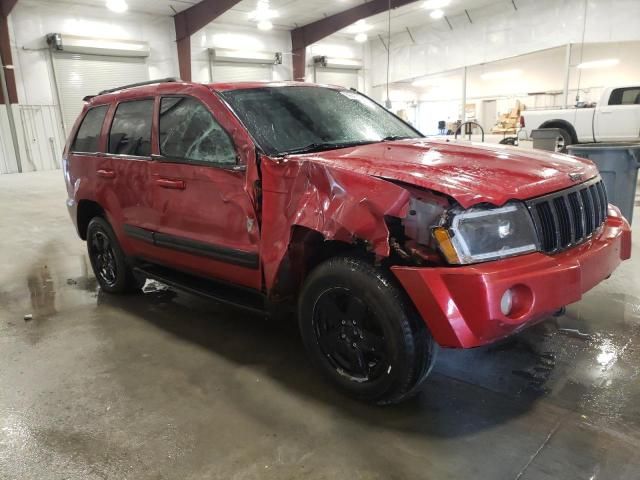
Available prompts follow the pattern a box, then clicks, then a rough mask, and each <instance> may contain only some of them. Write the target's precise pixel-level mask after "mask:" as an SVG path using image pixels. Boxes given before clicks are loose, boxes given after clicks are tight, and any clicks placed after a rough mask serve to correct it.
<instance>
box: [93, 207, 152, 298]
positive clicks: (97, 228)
mask: <svg viewBox="0 0 640 480" xmlns="http://www.w3.org/2000/svg"><path fill="white" fill-rule="evenodd" d="M87 253H88V254H89V261H90V262H91V267H92V268H93V273H94V274H95V276H96V280H98V284H99V285H100V288H102V290H104V291H105V292H108V293H135V292H140V291H141V290H142V286H143V285H144V282H145V279H143V278H137V277H136V276H135V275H134V273H133V270H132V269H131V266H130V265H129V262H128V259H127V257H126V256H125V254H124V252H123V251H122V248H121V247H120V244H119V243H118V239H117V237H116V235H115V233H114V232H113V229H112V228H111V225H109V222H107V220H106V219H104V218H102V217H94V218H92V219H91V221H90V222H89V226H88V227H87Z"/></svg>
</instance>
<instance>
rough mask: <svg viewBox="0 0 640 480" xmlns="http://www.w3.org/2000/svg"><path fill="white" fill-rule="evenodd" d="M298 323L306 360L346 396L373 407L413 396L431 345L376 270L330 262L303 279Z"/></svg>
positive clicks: (343, 260)
mask: <svg viewBox="0 0 640 480" xmlns="http://www.w3.org/2000/svg"><path fill="white" fill-rule="evenodd" d="M298 313H299V315H298V321H299V326H300V332H301V336H302V340H303V342H304V345H305V347H306V349H307V351H308V353H309V355H310V357H311V360H312V361H313V363H314V364H315V366H316V367H317V368H319V369H320V370H321V371H322V372H323V373H324V374H325V375H326V376H327V377H328V378H329V379H330V380H331V381H332V382H333V383H335V384H336V385H338V386H339V387H340V388H341V389H342V390H343V391H345V392H347V393H348V394H350V395H352V396H354V397H356V398H358V399H360V400H365V401H368V402H373V403H377V404H388V403H397V402H399V401H401V400H404V399H406V398H407V397H409V396H410V395H411V394H413V393H415V392H416V391H417V390H418V388H419V386H420V384H421V383H422V382H423V380H424V379H425V378H426V377H427V375H428V374H429V372H430V371H431V368H432V366H433V363H434V361H435V354H436V344H435V342H434V341H433V338H432V337H431V335H430V333H429V331H428V330H427V328H426V326H425V324H424V322H423V320H422V319H421V318H420V317H419V316H418V314H417V312H416V311H415V309H414V307H413V305H412V304H411V303H410V301H409V300H408V299H407V298H406V295H405V294H404V292H403V291H402V290H401V289H400V288H399V287H398V286H396V284H395V282H394V281H393V279H392V278H391V277H390V275H388V274H387V273H386V272H384V271H383V270H382V269H380V268H377V267H374V266H373V265H370V264H369V263H367V262H366V261H364V260H361V259H358V258H354V257H335V258H331V259H329V260H327V261H326V262H324V263H322V264H321V265H319V266H318V267H317V268H316V269H315V270H314V271H313V272H312V273H311V274H310V275H309V277H308V278H307V280H306V282H305V285H304V287H303V290H302V293H301V295H300V299H299V305H298Z"/></svg>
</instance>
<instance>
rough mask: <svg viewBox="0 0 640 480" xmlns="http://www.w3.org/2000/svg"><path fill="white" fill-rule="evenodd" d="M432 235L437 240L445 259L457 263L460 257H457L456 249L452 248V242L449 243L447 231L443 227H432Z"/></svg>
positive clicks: (449, 238)
mask: <svg viewBox="0 0 640 480" xmlns="http://www.w3.org/2000/svg"><path fill="white" fill-rule="evenodd" d="M433 236H434V238H435V239H436V240H437V242H438V245H439V247H440V251H441V252H442V254H443V255H444V256H445V258H446V259H447V262H449V263H451V264H459V263H460V259H459V258H458V254H457V253H456V249H455V248H453V244H452V243H451V237H450V236H449V231H448V230H447V229H446V228H443V227H436V228H434V229H433Z"/></svg>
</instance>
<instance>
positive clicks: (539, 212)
mask: <svg viewBox="0 0 640 480" xmlns="http://www.w3.org/2000/svg"><path fill="white" fill-rule="evenodd" d="M527 206H528V207H529V211H530V212H531V216H532V217H533V223H534V224H535V227H536V232H537V233H538V239H539V240H540V246H541V248H542V251H544V252H547V253H555V252H559V251H561V250H564V249H567V248H569V247H572V246H574V245H577V244H578V243H581V242H583V241H584V240H586V239H587V238H588V237H589V236H590V235H592V234H593V232H595V231H596V230H598V229H599V228H600V226H602V224H603V223H604V221H605V219H606V218H607V192H606V190H605V188H604V183H603V182H602V179H601V178H600V177H596V178H594V179H592V180H589V181H588V182H585V183H582V184H580V185H576V186H575V187H572V188H568V189H566V190H561V191H559V192H555V193H551V194H549V195H545V196H544V197H539V198H534V199H533V200H529V201H528V202H527Z"/></svg>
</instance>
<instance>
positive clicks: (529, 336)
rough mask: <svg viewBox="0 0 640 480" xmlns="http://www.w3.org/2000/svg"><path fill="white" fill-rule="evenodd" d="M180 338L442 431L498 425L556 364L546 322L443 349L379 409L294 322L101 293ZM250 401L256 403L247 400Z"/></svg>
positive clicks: (398, 421) (367, 412)
mask: <svg viewBox="0 0 640 480" xmlns="http://www.w3.org/2000/svg"><path fill="white" fill-rule="evenodd" d="M98 302H99V304H104V305H109V306H111V307H116V308H119V309H122V310H124V311H126V312H128V313H130V314H131V315H134V316H136V317H138V318H140V319H142V320H144V321H146V322H148V323H149V324H152V325H153V326H155V327H157V328H159V329H162V330H163V331H165V332H168V333H170V334H171V335H174V336H175V337H177V338H179V339H180V340H183V341H187V342H191V343H194V344H197V345H199V346H201V347H204V348H206V349H207V350H209V351H211V352H212V353H214V354H215V355H220V356H223V357H224V358H225V359H226V360H228V361H230V362H232V363H234V364H236V365H238V366H241V367H246V368H253V369H255V370H256V372H258V374H259V375H268V376H270V377H271V378H272V379H273V380H275V381H277V382H278V383H279V384H281V385H283V386H284V387H286V388H287V389H288V390H290V391H292V392H293V393H295V394H297V395H304V396H306V397H309V398H312V399H313V400H314V401H320V402H323V403H325V404H327V405H330V406H331V407H333V408H336V409H339V410H341V411H342V412H344V413H346V414H348V415H350V416H352V417H355V418H356V419H358V420H360V421H362V422H367V423H375V424H377V425H379V426H381V427H384V428H390V429H395V430H400V431H404V432H415V433H422V434H428V435H436V436H441V437H455V436H459V435H468V434H469V433H470V432H474V431H479V430H484V429H489V428H493V427H495V426H496V425H499V424H502V423H506V422H508V421H509V420H511V419H513V418H514V417H518V416H521V415H523V414H525V413H526V412H528V411H529V410H530V409H531V408H532V407H533V405H534V404H535V403H536V401H537V400H538V399H539V398H540V396H543V395H545V393H546V391H545V388H544V384H545V381H546V379H547V378H548V376H549V374H550V372H551V371H552V370H553V367H554V360H553V354H552V353H549V352H543V351H539V348H538V346H537V344H536V342H537V341H538V340H539V338H538V337H544V335H545V329H546V328H547V327H545V326H543V325H542V326H538V327H535V328H534V331H533V332H527V333H526V334H521V335H519V336H516V337H514V338H513V339H511V340H509V341H507V342H503V343H500V344H495V345H493V346H490V347H484V348H480V349H474V350H470V351H455V350H440V352H439V358H438V360H437V363H436V367H435V368H434V371H433V373H432V375H431V377H430V378H429V379H428V380H427V382H426V383H425V384H424V386H423V388H422V390H421V392H420V393H419V394H418V395H417V396H416V397H414V398H412V399H410V400H408V401H405V402H404V403H401V404H400V405H394V406H387V407H378V406H373V405H366V404H363V403H361V402H357V401H354V400H352V399H350V398H347V397H345V396H343V395H342V394H341V393H339V392H337V391H336V390H335V389H334V388H333V386H332V385H331V384H330V383H329V382H327V381H326V380H325V379H324V378H323V377H322V376H321V374H320V373H319V372H317V371H316V370H315V369H314V368H313V367H312V365H311V364H310V362H309V361H308V360H307V357H306V354H305V352H304V349H303V346H302V343H301V340H300V337H299V335H298V330H297V325H296V323H295V320H293V319H290V320H271V319H268V318H265V317H262V316H258V315H255V314H251V313H247V312H245V311H243V310H240V309H236V308H231V307H226V306H221V305H218V304H216V303H213V302H211V301H208V300H203V299H200V298H196V297H193V296H191V295H187V294H183V293H176V292H174V291H172V290H160V291H152V292H149V293H145V294H143V295H137V296H135V295H134V296H125V297H119V296H112V295H108V294H104V293H99V295H98ZM248 405H252V404H248Z"/></svg>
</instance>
